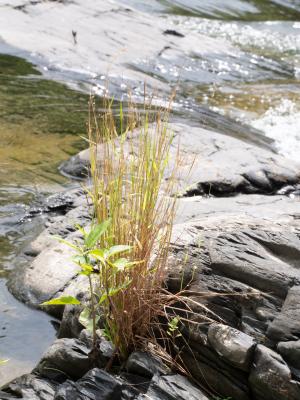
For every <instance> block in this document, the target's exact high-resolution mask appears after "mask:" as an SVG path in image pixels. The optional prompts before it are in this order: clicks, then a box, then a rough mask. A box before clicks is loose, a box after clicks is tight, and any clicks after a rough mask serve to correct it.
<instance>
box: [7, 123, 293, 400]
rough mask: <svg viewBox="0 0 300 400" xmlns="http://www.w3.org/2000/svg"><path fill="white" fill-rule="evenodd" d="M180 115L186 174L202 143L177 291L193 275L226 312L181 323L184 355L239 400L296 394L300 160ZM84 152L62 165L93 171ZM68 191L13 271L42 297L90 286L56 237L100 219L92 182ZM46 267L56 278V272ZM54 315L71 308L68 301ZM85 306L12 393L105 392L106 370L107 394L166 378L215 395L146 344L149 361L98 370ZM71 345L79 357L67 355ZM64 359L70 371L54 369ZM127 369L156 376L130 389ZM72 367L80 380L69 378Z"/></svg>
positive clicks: (154, 392)
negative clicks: (93, 208) (63, 206)
mask: <svg viewBox="0 0 300 400" xmlns="http://www.w3.org/2000/svg"><path fill="white" fill-rule="evenodd" d="M171 127H172V129H173V130H174V132H175V134H176V137H177V139H178V140H179V139H180V140H181V143H182V149H181V152H182V155H184V156H185V157H184V161H185V163H184V165H182V168H183V169H182V171H181V174H180V175H181V176H185V174H184V169H185V168H186V166H189V165H190V157H194V156H195V155H196V162H195V165H194V169H193V173H192V175H191V176H190V177H189V179H191V181H188V182H187V181H185V182H182V189H183V187H187V188H188V190H185V191H184V190H183V193H184V196H185V197H183V198H181V199H180V200H179V208H178V212H177V218H176V223H175V227H174V232H173V239H172V247H173V255H172V256H171V257H172V262H171V266H170V276H169V282H168V286H169V288H170V289H171V290H173V291H176V290H178V289H179V288H180V285H182V282H189V290H190V291H191V293H192V296H194V297H195V298H197V299H198V300H199V298H200V301H201V302H202V303H203V305H205V306H206V307H207V308H208V309H209V310H210V311H209V312H208V314H207V313H206V317H207V316H210V317H211V319H212V320H215V321H216V323H208V322H205V320H203V321H201V315H202V313H203V312H202V311H201V310H195V311H196V312H198V316H199V317H198V318H199V320H198V325H196V326H194V325H192V326H193V329H191V326H186V328H185V329H186V330H183V332H182V334H183V335H184V337H185V339H186V341H187V342H188V343H189V346H188V347H186V346H183V347H182V354H183V359H184V361H185V363H186V365H187V367H188V368H189V369H190V371H191V372H192V374H193V376H194V378H195V379H196V383H198V384H200V385H201V387H204V388H205V389H206V390H208V392H211V393H214V394H218V395H222V396H229V397H231V398H232V399H238V400H240V399H245V400H246V399H247V400H249V399H255V400H256V399H257V400H260V399H264V400H266V399H273V398H276V399H287V398H288V399H295V400H296V399H297V398H298V397H299V393H300V376H299V374H298V372H297V371H298V368H299V365H298V361H297V359H296V358H295V357H294V354H296V353H297V352H298V346H299V333H300V326H299V315H298V314H297V312H298V311H297V310H298V309H299V293H300V292H299V290H300V289H299V288H300V274H299V269H298V268H297V265H298V260H299V258H300V253H299V244H300V242H299V235H300V224H299V187H300V186H299V185H300V166H299V165H297V164H295V163H292V162H291V161H287V160H285V159H284V158H282V157H280V156H278V155H275V154H274V153H272V152H270V151H268V150H263V149H260V148H258V147H255V146H253V145H245V144H244V143H243V142H242V141H239V140H237V139H234V138H230V137H226V136H222V135H220V134H216V133H214V132H211V131H207V130H205V129H202V128H198V127H191V126H188V125H183V124H177V125H176V124H173V125H171ZM186 135H189V137H191V138H193V140H192V142H190V143H189V142H188V141H187V140H184V138H185V136H186ZM175 148H176V144H174V149H175ZM191 149H193V151H192V150H191ZM230 150H232V154H231V153H230ZM84 154H85V152H83V153H81V154H80V155H79V156H75V157H74V158H72V159H71V160H70V161H69V162H68V163H65V164H64V165H63V166H62V169H65V170H66V169H67V172H68V174H72V168H73V173H74V175H78V171H79V167H78V165H80V166H81V168H82V169H83V170H82V173H83V171H86V168H87V167H88V157H87V156H86V154H85V157H83V155H84ZM225 154H227V155H228V157H226V156H225ZM79 160H80V163H79V164H78V162H79ZM82 160H84V162H82ZM197 160H198V161H197ZM247 160H248V162H247ZM203 166H204V167H203ZM191 182H193V183H194V185H193V186H192V187H191ZM208 188H210V191H211V193H209V189H208ZM216 195H217V196H218V197H216ZM67 198H69V203H68V207H70V208H71V209H70V210H69V211H68V212H67V213H66V214H65V215H64V216H58V217H55V218H54V219H53V221H52V223H49V225H48V227H47V228H46V230H45V231H43V232H42V233H41V235H39V236H38V237H37V239H36V240H35V241H33V242H32V243H31V245H30V246H29V247H28V248H27V249H26V250H25V254H26V256H27V257H28V265H27V267H25V268H22V270H20V269H19V270H18V269H17V270H16V271H15V273H14V274H11V277H10V281H9V288H10V290H11V291H12V292H13V293H14V295H15V296H17V298H19V299H20V300H22V301H23V302H26V303H27V304H30V305H31V306H38V304H40V303H41V302H42V301H45V300H49V299H51V298H53V297H57V295H62V294H64V295H65V294H67V295H76V296H78V297H79V298H80V297H82V295H83V293H84V292H85V290H86V285H87V282H86V281H85V279H84V277H82V276H78V275H77V272H78V271H77V268H76V267H75V266H73V265H72V264H71V263H70V261H69V259H70V250H69V249H68V247H66V246H64V245H63V244H58V243H55V242H53V239H52V236H53V235H57V234H58V235H60V236H62V237H64V238H66V239H69V240H73V239H74V235H75V236H76V235H77V233H76V232H75V231H74V230H75V228H74V225H75V224H76V223H80V224H81V225H86V224H88V223H89V218H90V217H89V207H88V206H87V204H86V198H85V195H84V193H83V191H82V190H81V189H79V190H73V192H70V193H68V196H67ZM70 199H71V200H70ZM183 258H184V259H185V260H186V261H185V263H184V267H182V265H183V264H182V259H183ZM47 276H48V277H49V279H45V277H47ZM200 294H201V295H200ZM199 295H200V297H199ZM210 313H211V315H210ZM55 315H56V316H57V317H61V310H59V309H58V310H57V312H56V313H55ZM77 318H78V311H76V307H74V306H67V307H66V308H65V311H64V314H63V319H62V323H61V327H60V330H59V333H58V337H59V338H60V339H59V340H58V341H56V342H55V344H54V345H53V346H51V347H50V349H49V350H48V352H46V354H45V355H44V357H43V358H42V360H41V362H40V363H39V364H38V366H37V367H36V369H35V370H34V372H33V375H32V374H31V375H28V376H27V377H26V378H24V377H23V378H19V379H17V380H16V381H15V382H14V383H13V384H10V386H9V387H8V388H6V389H4V393H11V394H10V396H11V397H1V398H12V399H13V398H15V397H14V396H15V395H16V394H17V393H23V396H25V397H23V398H26V393H29V392H31V393H33V396H36V398H42V399H47V400H50V399H69V398H70V399H71V398H72V397H70V396H71V395H70V394H68V393H72V396H74V395H75V394H74V393H78V396H79V393H83V392H84V391H83V388H86V384H87V383H86V382H88V381H91V382H93V385H94V390H95V393H97V396H100V393H101V390H103V389H101V388H103V386H102V385H103V384H104V383H103V382H106V383H105V390H107V391H108V392H107V393H109V394H106V395H104V394H103V395H102V397H99V398H103V399H109V398H110V397H109V396H111V393H114V390H116V393H118V394H115V397H113V398H116V399H127V398H132V399H135V398H136V399H137V398H139V399H140V398H143V396H148V395H149V396H150V398H151V399H156V398H160V399H161V397H159V396H161V393H162V392H161V391H162V390H163V391H164V390H165V391H166V392H165V394H164V396H166V398H172V399H176V400H177V399H181V398H184V397H185V398H187V397H188V398H194V397H195V399H196V398H203V399H205V398H206V397H205V394H204V392H203V393H202V394H200V392H197V390H198V389H196V388H195V387H193V386H190V384H189V383H188V382H187V381H185V380H183V381H181V380H182V379H183V378H180V377H179V376H178V375H174V374H173V373H171V374H170V371H167V372H166V371H165V372H161V369H160V368H161V367H158V366H155V367H153V368H154V370H151V368H150V367H149V362H148V361H145V359H144V358H143V357H144V355H133V356H132V357H133V358H134V357H136V358H134V359H135V363H136V362H137V363H138V365H139V367H138V368H137V367H132V366H131V364H130V362H129V367H128V365H127V366H126V367H125V369H124V370H123V372H122V374H125V375H124V376H123V377H122V379H123V380H122V379H121V380H120V378H118V377H113V376H107V375H105V373H104V372H101V371H102V370H101V369H100V370H97V371H94V370H93V372H88V371H89V368H90V366H89V364H88V356H87V354H88V351H89V350H88V345H87V342H86V336H85V335H86V332H85V331H84V330H83V328H84V327H83V326H81V325H80V323H79V322H78V319H77ZM225 338H226V340H225ZM101 340H102V342H103V340H104V339H101ZM102 342H101V343H102ZM103 343H104V344H103V346H104V348H105V346H107V345H105V341H104V342H103ZM191 349H192V353H191V352H190V351H191ZM62 354H63V356H62ZM62 357H63V358H62ZM66 357H67V359H68V360H69V361H68V363H65V362H64V361H63V360H64V359H65V358H66ZM104 359H105V357H104ZM153 362H154V361H153ZM144 363H146V366H145V364H144ZM127 364H128V363H127ZM141 364H142V365H143V367H140V365H141ZM103 367H104V364H101V365H100V368H103ZM132 368H133V369H132ZM149 368H150V370H151V371H150V372H149ZM53 370H55V371H57V370H59V371H60V372H59V373H58V375H57V372H55V374H54V375H53V372H51V371H53ZM270 370H272V371H273V372H272V373H270V372H269V371H270ZM141 371H142V372H141ZM274 371H276V372H274ZM86 373H87V374H88V375H87V376H85V377H83V378H81V377H82V376H83V375H84V374H86ZM126 373H134V374H135V375H136V374H137V376H135V377H134V379H137V380H139V379H140V380H141V379H145V377H148V380H147V383H145V382H144V386H143V387H142V388H141V387H140V388H139V389H140V390H139V391H138V392H135V393H132V394H131V397H126V396H127V395H125V394H124V393H125V392H126V390H128V380H127V377H126ZM103 374H104V375H103ZM122 374H121V375H122ZM62 375H63V377H62ZM66 376H69V378H73V379H76V380H77V379H78V378H80V380H79V381H77V383H72V382H73V381H72V379H71V380H70V379H69V380H68V381H66V382H65V383H63V384H61V383H59V382H61V379H62V380H63V381H64V380H65V378H66ZM118 376H119V375H118ZM151 376H153V378H152V379H150V378H151ZM104 378H105V379H104ZM103 379H104V380H103ZM107 379H108V381H107ZM118 379H119V380H118ZM170 380H171V381H170ZM177 380H179V381H180V385H181V386H180V385H179V386H180V387H181V389H180V393H178V391H175V392H173V391H174V388H175V386H174V385H176V387H177V388H178V382H177ZM126 382H127V383H126ZM166 382H167V383H166ZM278 382H280V385H279V384H278ZM45 385H46V386H45ZM161 385H162V386H161ZM41 387H47V390H46V391H45V393H46V394H45V393H44V392H43V393H44V394H43V395H42V397H38V396H41ZM112 387H113V388H114V389H112ZM162 387H163V388H164V389H162ZM166 387H168V389H166ZM116 388H117V389H116ZM86 390H87V389H86ZM111 390H112V392H111ZM82 391H83V392H82ZM123 391H125V392H124V393H123ZM194 391H195V393H196V394H193V393H194ZM283 391H284V392H283ZM84 393H88V392H84ZM105 393H106V392H105ZM122 393H123V394H122ZM143 393H146V394H145V395H143ZM158 393H160V395H159V394H158ZM171 393H172V394H171ZM3 395H4V394H2V396H3ZM85 395H86V396H87V397H86V398H93V397H89V396H92V395H91V394H85ZM43 396H44V397H43ZM105 396H106V397H105ZM168 396H169V397H168ZM170 396H171V397H170ZM193 396H194V397H193ZM197 396H198V397H197ZM199 396H202V397H199ZM32 398H34V397H32ZM73 398H74V397H73ZM97 398H98V397H97ZM145 398H148V397H145Z"/></svg>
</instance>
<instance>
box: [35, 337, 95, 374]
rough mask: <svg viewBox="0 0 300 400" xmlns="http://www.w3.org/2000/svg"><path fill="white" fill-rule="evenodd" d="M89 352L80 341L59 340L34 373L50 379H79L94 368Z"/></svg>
mask: <svg viewBox="0 0 300 400" xmlns="http://www.w3.org/2000/svg"><path fill="white" fill-rule="evenodd" d="M89 352H90V349H89V348H88V347H87V346H86V345H85V344H84V343H83V342H81V341H80V340H77V339H69V338H64V339H57V340H55V342H54V343H53V344H52V345H51V346H50V347H49V349H48V350H47V351H46V353H45V354H44V355H43V357H42V359H41V360H40V362H39V364H38V365H37V366H36V368H35V370H34V371H35V372H36V373H38V374H39V375H41V376H43V377H45V378H49V379H56V380H61V379H63V380H65V379H66V378H72V379H79V378H81V377H82V376H83V375H84V374H85V373H86V372H87V371H88V370H89V369H90V368H91V367H92V364H91V360H90V359H89Z"/></svg>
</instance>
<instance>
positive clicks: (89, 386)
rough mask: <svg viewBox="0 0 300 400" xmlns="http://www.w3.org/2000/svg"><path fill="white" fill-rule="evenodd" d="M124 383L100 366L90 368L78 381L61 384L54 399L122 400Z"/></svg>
mask: <svg viewBox="0 0 300 400" xmlns="http://www.w3.org/2000/svg"><path fill="white" fill-rule="evenodd" d="M121 394H122V385H121V384H120V382H119V381H117V379H116V378H114V377H113V376H112V375H110V374H109V373H107V372H106V371H103V370H101V369H98V368H94V369H92V370H90V371H89V372H88V373H87V374H86V375H84V376H83V377H82V378H81V379H79V380H78V381H77V382H76V383H74V382H72V381H69V380H67V381H66V382H65V383H63V384H62V385H60V387H59V388H58V390H57V391H56V393H55V397H54V400H75V399H76V400H120V398H121Z"/></svg>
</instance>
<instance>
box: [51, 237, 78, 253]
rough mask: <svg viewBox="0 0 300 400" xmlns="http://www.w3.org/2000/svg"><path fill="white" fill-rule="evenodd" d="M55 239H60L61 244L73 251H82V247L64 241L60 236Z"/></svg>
mask: <svg viewBox="0 0 300 400" xmlns="http://www.w3.org/2000/svg"><path fill="white" fill-rule="evenodd" d="M55 238H56V239H58V240H59V241H60V243H63V244H66V245H67V246H69V247H71V248H72V249H74V250H76V251H78V252H80V251H81V249H80V247H78V246H76V244H74V243H72V242H69V241H68V240H65V239H62V238H61V237H59V236H55Z"/></svg>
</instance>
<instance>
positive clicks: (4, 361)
mask: <svg viewBox="0 0 300 400" xmlns="http://www.w3.org/2000/svg"><path fill="white" fill-rule="evenodd" d="M7 361H9V360H8V359H7V360H0V365H3V364H6V363H7Z"/></svg>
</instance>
